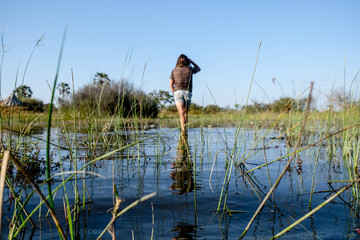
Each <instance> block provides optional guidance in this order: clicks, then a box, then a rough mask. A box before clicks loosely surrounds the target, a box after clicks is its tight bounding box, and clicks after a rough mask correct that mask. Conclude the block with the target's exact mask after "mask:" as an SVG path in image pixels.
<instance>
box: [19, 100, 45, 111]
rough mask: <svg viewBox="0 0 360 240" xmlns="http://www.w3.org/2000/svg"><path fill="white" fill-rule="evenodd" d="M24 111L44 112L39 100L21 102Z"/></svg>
mask: <svg viewBox="0 0 360 240" xmlns="http://www.w3.org/2000/svg"><path fill="white" fill-rule="evenodd" d="M23 104H24V105H23V106H24V109H25V110H27V111H32V112H44V103H43V101H41V100H39V99H34V98H28V99H25V100H23Z"/></svg>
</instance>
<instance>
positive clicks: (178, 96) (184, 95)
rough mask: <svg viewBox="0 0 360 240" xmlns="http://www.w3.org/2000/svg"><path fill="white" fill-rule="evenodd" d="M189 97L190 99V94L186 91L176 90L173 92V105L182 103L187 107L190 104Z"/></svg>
mask: <svg viewBox="0 0 360 240" xmlns="http://www.w3.org/2000/svg"><path fill="white" fill-rule="evenodd" d="M191 97H192V94H191V92H189V91H187V90H176V91H175V92H174V100H175V104H177V103H178V102H183V103H184V105H186V106H187V107H189V106H190V104H191Z"/></svg>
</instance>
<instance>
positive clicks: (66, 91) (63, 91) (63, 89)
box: [57, 82, 70, 99]
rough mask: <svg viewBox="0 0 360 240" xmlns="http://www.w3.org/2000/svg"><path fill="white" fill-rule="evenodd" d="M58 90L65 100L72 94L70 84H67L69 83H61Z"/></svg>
mask: <svg viewBox="0 0 360 240" xmlns="http://www.w3.org/2000/svg"><path fill="white" fill-rule="evenodd" d="M57 89H58V90H59V94H60V96H61V98H62V99H64V98H65V96H67V95H69V94H70V87H69V84H67V83H64V82H62V83H59V84H58V86H57Z"/></svg>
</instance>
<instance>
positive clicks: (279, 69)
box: [0, 0, 360, 107]
mask: <svg viewBox="0 0 360 240" xmlns="http://www.w3.org/2000/svg"><path fill="white" fill-rule="evenodd" d="M0 9H1V14H0V31H1V32H2V34H3V43H4V45H5V53H4V52H3V51H2V50H1V51H0V56H1V57H2V58H3V66H2V69H1V97H2V98H6V97H7V96H9V94H10V93H11V92H12V90H13V89H14V87H15V80H16V77H17V76H18V77H17V79H18V80H17V86H19V85H20V84H21V82H22V79H23V75H24V71H25V66H26V63H27V61H28V59H29V56H30V54H31V52H32V50H33V47H34V45H35V43H36V42H37V41H38V40H39V39H40V38H41V37H42V36H43V40H42V42H41V44H40V45H39V46H38V47H37V48H36V49H35V51H34V54H33V56H32V59H31V61H30V64H29V67H28V69H27V71H26V75H25V78H24V84H25V85H28V86H30V87H31V89H32V90H33V92H34V94H33V97H35V98H38V99H41V100H43V101H44V102H45V103H46V102H49V100H50V96H51V93H50V90H49V88H48V86H47V83H46V80H47V81H49V82H50V83H51V84H52V82H53V81H54V78H55V73H56V68H57V62H58V56H59V52H60V46H61V41H62V38H63V35H64V30H65V28H66V27H67V35H66V39H65V47H64V51H63V57H62V61H61V70H60V75H59V79H58V82H59V83H60V82H66V83H69V84H70V83H71V69H72V70H73V72H74V79H75V89H77V88H79V87H81V86H83V85H85V84H87V83H89V82H91V81H92V78H93V75H94V74H95V73H96V72H105V73H107V74H108V75H109V77H110V78H111V79H114V80H120V79H122V78H124V77H127V78H128V79H129V81H130V82H132V83H133V84H134V86H135V87H139V88H140V87H142V89H143V90H144V91H145V92H151V91H153V90H158V89H163V90H169V76H170V72H171V70H172V68H173V67H174V65H175V62H176V59H177V57H178V56H179V54H181V53H184V54H186V55H188V56H189V57H190V58H191V59H192V60H193V61H195V62H196V63H198V65H199V66H200V67H201V69H202V71H201V72H199V73H198V74H196V75H195V76H194V81H195V82H194V88H193V95H194V96H193V102H195V103H197V104H199V105H208V104H214V100H213V98H214V99H215V101H216V103H217V104H218V105H220V106H222V107H224V106H227V105H228V106H230V107H234V104H236V103H238V104H240V105H243V104H244V103H245V101H246V97H247V94H248V91H249V87H250V82H251V78H252V74H253V71H254V66H255V61H256V56H257V50H258V46H259V43H260V42H261V48H260V53H259V60H258V65H257V69H256V73H255V81H256V83H254V84H253V86H252V89H251V93H250V103H251V101H252V100H256V101H260V102H265V103H267V102H269V101H273V100H275V99H278V98H280V97H281V96H291V97H295V96H297V95H299V94H300V93H301V92H302V91H303V90H304V89H306V88H307V87H308V86H309V85H310V81H314V84H315V85H314V87H315V89H316V90H317V91H316V92H315V96H316V97H317V98H318V105H323V104H325V102H324V101H325V99H326V95H329V94H330V92H331V89H335V88H339V87H343V86H344V85H345V88H346V89H347V90H348V89H349V88H350V84H351V81H352V80H353V78H354V77H355V75H356V73H357V71H358V69H359V68H360V45H359V43H360V27H359V22H360V14H359V9H360V1H331V0H326V1H321V0H320V1H239V0H238V1H209V0H207V1H205V0H199V1H188V2H181V1H169V0H168V1H140V0H138V1H136V0H135V1H122V0H118V1H115V0H114V1H90V0H88V1H83V0H79V1H68V0H62V1H55V0H52V1H48V0H36V1H33V0H28V1H19V0H2V1H1V2H0ZM129 51H131V52H132V53H131V55H130V56H131V58H127V56H128V53H129ZM146 62H147V65H146V72H145V77H144V81H143V84H141V80H142V74H143V69H144V65H145V63H146ZM344 70H345V71H344ZM344 72H345V74H344ZM344 75H345V82H344ZM274 77H275V78H276V80H277V81H276V82H275V84H274V83H273V82H272V79H273V78H274ZM259 86H261V87H259ZM353 86H355V85H353ZM169 91H170V90H169ZM212 95H213V97H212ZM304 97H305V95H304ZM321 99H322V100H321Z"/></svg>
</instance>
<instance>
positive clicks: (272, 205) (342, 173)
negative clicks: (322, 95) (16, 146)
mask: <svg viewBox="0 0 360 240" xmlns="http://www.w3.org/2000/svg"><path fill="white" fill-rule="evenodd" d="M157 133H161V135H160V136H156V134H157ZM44 134H45V133H44V132H41V131H40V132H39V133H36V134H34V136H36V137H38V138H44V136H45V135H44ZM278 134H279V133H278V132H271V133H269V134H268V135H267V136H266V140H265V143H269V142H270V141H273V138H274V137H276V136H278ZM259 135H261V132H255V131H254V130H251V129H250V130H245V129H244V130H242V131H240V133H239V135H238V139H237V144H236V147H235V148H234V142H235V136H236V129H235V128H226V129H222V128H216V129H214V128H202V129H200V128H196V129H189V132H188V136H187V141H186V140H185V139H184V138H182V137H180V134H179V132H178V130H171V129H157V130H154V129H152V130H148V131H144V132H142V133H141V134H140V136H139V138H140V139H144V138H147V137H151V136H154V137H153V138H150V139H147V140H146V141H144V142H142V143H140V144H136V145H134V146H132V147H129V148H128V149H126V150H124V151H122V152H120V153H116V154H114V155H112V156H110V157H107V158H106V159H104V160H101V161H98V162H96V163H94V164H91V165H90V166H89V167H87V168H86V171H88V173H86V174H85V183H86V193H85V195H86V201H87V202H90V201H91V203H87V204H86V207H85V210H84V211H81V213H80V216H79V219H78V221H77V222H76V224H75V227H76V230H75V232H76V237H77V238H78V239H96V238H97V237H98V236H99V234H100V233H101V232H102V231H103V229H104V228H105V226H106V225H107V224H108V223H109V221H110V220H111V218H112V215H111V210H112V208H113V206H114V203H113V202H114V200H113V199H114V191H113V185H114V184H115V186H116V189H117V191H118V195H119V197H121V198H122V199H124V200H125V201H124V202H123V203H121V205H120V210H121V209H123V208H125V207H126V206H128V205H129V204H131V203H132V202H134V201H136V200H137V199H139V198H141V197H143V196H145V195H146V194H149V193H153V192H156V193H157V195H156V196H155V197H153V198H151V199H149V200H147V201H146V202H143V203H140V204H139V205H138V206H136V207H135V208H132V209H131V210H130V211H128V212H126V213H125V214H124V215H122V216H121V217H120V218H118V219H117V220H116V223H115V233H116V237H117V239H132V237H134V239H151V238H153V239H239V237H240V236H241V234H242V232H243V231H244V229H245V227H246V225H247V224H248V222H249V220H250V219H251V217H252V215H253V214H254V212H255V211H256V209H257V207H258V206H259V204H260V199H263V198H264V196H265V195H266V193H267V192H268V190H269V189H270V184H269V178H268V173H267V171H266V168H265V167H263V168H260V169H257V170H254V171H253V172H251V173H249V174H248V175H247V177H244V175H243V174H241V173H240V171H239V170H238V169H237V168H236V166H234V165H233V167H232V168H231V173H230V174H228V175H227V176H229V177H230V181H229V184H228V185H227V188H226V189H225V190H224V191H225V192H226V193H227V194H226V201H227V203H226V207H227V208H228V209H229V210H231V211H232V214H231V215H230V214H227V213H225V214H224V213H223V212H222V211H221V212H220V213H217V212H216V209H217V208H218V205H219V200H220V196H221V192H222V189H223V186H224V178H225V176H226V169H227V166H228V164H230V165H231V162H232V160H230V159H229V157H228V155H227V153H229V154H231V151H232V150H234V151H235V153H236V154H235V158H236V160H237V161H238V160H239V159H241V157H242V155H243V154H244V153H245V155H248V153H250V152H252V153H255V152H256V150H259V151H258V152H257V153H255V154H251V155H250V156H249V157H248V159H247V160H246V165H245V169H246V170H250V169H252V168H254V167H256V166H258V165H261V164H263V163H264V162H265V157H264V151H263V150H262V146H263V141H260V143H259V144H258V145H257V146H252V145H251V144H253V142H254V139H256V137H258V136H259ZM72 137H73V136H70V138H71V139H72ZM88 137H89V136H88V135H86V134H77V142H78V144H79V149H78V151H77V156H78V157H81V158H80V159H79V162H78V166H79V167H81V166H83V165H84V162H85V161H87V160H85V159H86V158H85V157H84V155H85V154H86V152H87V153H89V152H90V151H88V150H87V151H85V150H84V149H87V147H88V146H86V142H87V140H88ZM110 137H113V138H114V137H117V138H118V139H122V141H123V142H122V143H123V144H125V143H131V142H132V141H134V139H136V137H135V134H133V132H131V131H129V132H127V133H111V136H110ZM64 140H65V139H64V138H63V137H62V134H61V131H60V130H59V129H54V132H53V134H52V142H53V143H55V144H57V145H60V146H64V147H66V145H67V144H66V141H64ZM32 141H38V140H36V139H33V140H32ZM314 141H315V140H314ZM100 142H101V141H99V144H100ZM184 143H186V144H185V145H184ZM102 144H104V143H102ZM105 144H106V143H105ZM42 145H43V143H42V142H41V141H40V142H39V146H42ZM80 146H81V147H80ZM186 146H187V147H186ZM252 147H253V148H255V150H254V151H250V149H249V148H252ZM42 148H43V147H42ZM187 149H188V151H187ZM288 150H289V149H287V148H286V144H285V140H284V139H280V140H276V141H274V142H272V143H271V144H270V145H268V147H267V148H266V151H265V154H266V159H267V161H271V160H274V159H277V158H279V157H281V156H284V155H286V154H287V153H288ZM52 151H53V154H54V155H53V158H54V161H55V162H58V161H59V159H60V158H61V159H63V160H62V162H63V170H64V171H72V170H73V169H74V168H73V167H72V165H71V164H70V160H69V158H68V157H67V156H68V155H69V152H67V151H66V150H59V149H58V148H56V147H53V148H52ZM317 151H318V147H313V148H309V149H308V150H306V151H303V152H301V154H300V159H301V161H302V164H301V169H299V165H298V166H297V167H295V166H294V164H295V162H293V163H292V165H291V168H290V169H289V170H288V171H287V172H286V174H285V176H284V177H283V179H282V180H281V182H280V184H279V186H278V188H277V189H276V191H275V192H274V198H270V200H269V201H268V203H267V205H265V207H264V209H263V210H262V212H261V214H260V215H259V216H258V217H257V218H256V219H255V221H254V222H253V224H252V225H251V228H250V229H249V231H248V232H247V234H246V235H245V237H244V239H270V238H271V237H272V236H274V235H275V234H277V233H279V232H280V231H281V230H283V229H284V228H285V227H287V226H289V225H290V224H291V223H293V222H294V221H295V220H297V219H299V218H300V217H301V216H303V215H304V214H306V213H307V212H309V200H310V194H309V193H310V192H311V185H312V176H313V172H314V168H315V160H316V156H317ZM226 152H227V153H226ZM96 153H97V156H100V155H101V154H103V153H105V152H101V151H100V150H98V151H97V152H96ZM40 154H44V153H43V152H41V153H40ZM233 156H234V155H233ZM319 156H320V157H319V159H318V165H317V168H316V174H315V181H316V188H315V192H316V193H315V194H314V195H313V199H312V208H315V207H316V206H318V205H319V204H320V203H322V202H323V201H325V199H326V198H328V197H329V196H330V193H329V192H326V191H327V190H331V187H330V185H329V184H328V181H331V180H345V179H348V177H347V174H346V172H347V170H346V167H345V166H344V165H343V163H342V161H341V158H340V156H341V155H339V156H338V157H337V156H335V157H334V158H333V159H328V157H327V156H328V155H327V153H326V149H325V148H323V149H320V154H319ZM189 159H190V161H189ZM287 160H288V158H284V159H282V160H280V161H277V162H275V163H272V164H270V165H269V174H270V179H271V182H272V183H274V182H275V180H276V179H277V177H278V175H279V174H280V172H281V171H282V169H283V168H284V166H285V164H286V162H287ZM335 161H338V162H339V165H337V164H336V165H335V167H333V165H334V162H335ZM56 172H59V168H57V170H55V171H54V172H53V173H54V174H55V173H56ZM89 172H93V173H96V174H98V176H95V175H93V174H90V173H89ZM210 175H211V186H210V183H209V182H210ZM67 176H68V175H64V177H67ZM81 176H82V175H81ZM55 178H56V179H58V180H60V179H61V176H56V177H55ZM58 184H59V182H55V183H54V186H53V189H54V188H55V187H56V186H57V185H58ZM343 185H345V183H337V184H335V183H334V184H332V187H334V188H335V189H336V188H339V187H341V186H343ZM66 189H67V193H68V196H69V199H70V204H73V203H74V181H70V182H68V183H67V184H66ZM78 189H79V190H80V192H81V197H82V193H83V192H82V190H83V185H82V181H78ZM6 191H7V192H5V194H4V195H5V199H4V200H5V201H7V202H6V204H5V206H4V212H5V214H6V216H7V217H9V218H11V216H12V215H11V214H12V211H13V208H14V207H13V202H11V201H8V196H9V192H8V190H6ZM43 192H44V193H47V190H46V188H45V187H44V188H43ZM64 196H65V195H64V191H63V189H62V188H61V190H59V191H58V193H57V194H56V197H55V206H56V212H57V215H58V216H59V218H60V220H61V221H62V226H63V228H64V229H65V230H66V229H67V225H66V223H65V220H64V213H63V212H64V210H63V198H64ZM341 196H342V199H340V198H336V199H335V200H334V201H333V202H331V203H329V204H328V205H326V206H325V207H323V208H322V209H321V210H320V211H318V212H317V213H315V214H314V215H313V216H312V217H311V218H308V219H306V220H305V221H303V222H302V223H301V225H297V226H296V227H295V228H293V229H292V230H291V231H289V232H287V233H286V234H285V235H283V236H282V237H281V238H282V239H358V238H359V235H358V234H357V233H356V232H355V231H354V230H353V229H354V228H357V227H358V224H359V223H358V222H359V221H358V217H357V216H356V214H358V205H356V203H353V202H351V201H352V197H351V191H347V192H346V193H345V194H342V195H341ZM38 203H39V199H38V198H37V197H34V198H33V200H32V201H31V202H30V203H29V204H28V206H27V209H28V211H29V212H31V211H32V209H33V208H34V207H35V206H36V205H37V204H38ZM347 204H350V205H355V207H354V208H355V209H356V213H354V212H353V211H352V210H351V209H350V207H349V206H348V205H347ZM220 206H221V209H223V207H224V197H223V198H222V201H221V204H220ZM41 211H42V215H41V217H39V213H36V214H35V215H34V216H33V220H34V222H35V223H36V225H37V226H39V228H37V229H35V230H34V231H32V229H31V227H30V225H28V226H29V227H28V228H27V229H26V231H25V232H24V233H23V235H22V236H23V237H24V239H29V238H31V237H32V238H33V239H51V238H52V237H53V238H55V239H58V235H57V231H56V229H55V227H54V225H53V223H52V219H51V218H50V217H48V218H46V217H44V216H45V213H46V209H45V206H43V207H42V208H41ZM2 224H3V225H2V226H3V227H2V228H3V231H2V238H3V239H5V238H6V237H7V235H8V226H9V221H8V220H7V219H6V218H4V217H3V222H2ZM103 239H111V236H110V234H109V233H105V235H104V236H103Z"/></svg>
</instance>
